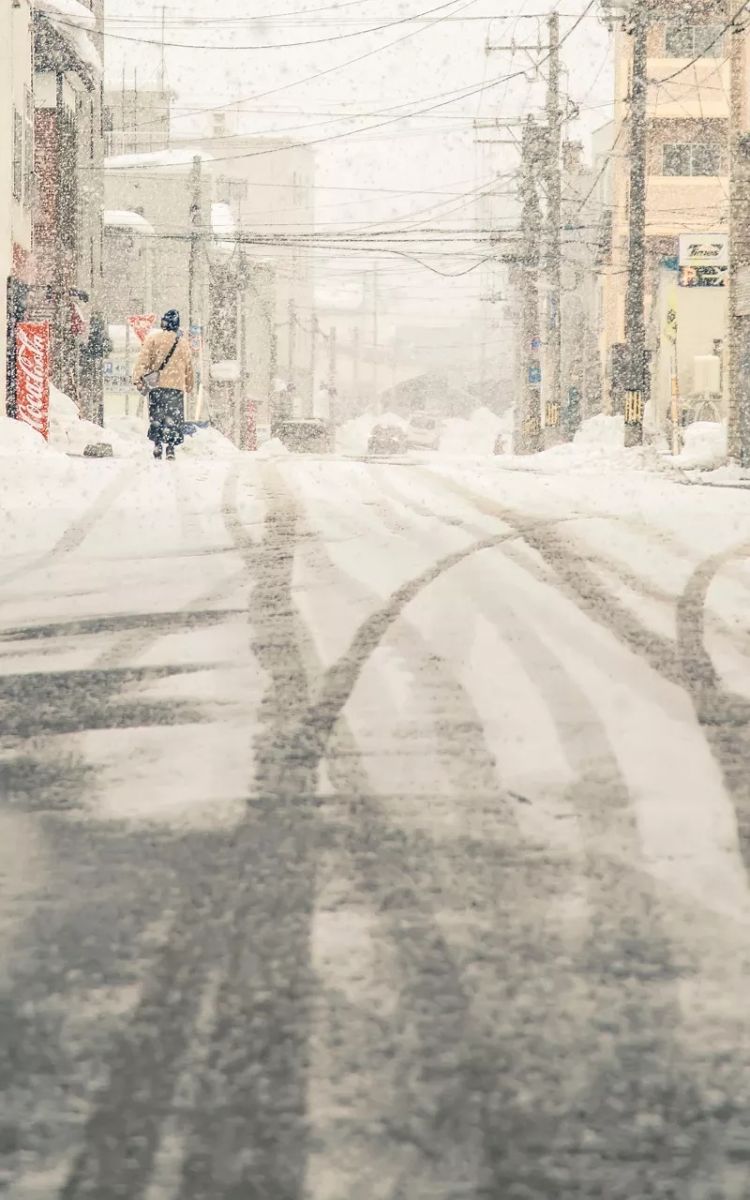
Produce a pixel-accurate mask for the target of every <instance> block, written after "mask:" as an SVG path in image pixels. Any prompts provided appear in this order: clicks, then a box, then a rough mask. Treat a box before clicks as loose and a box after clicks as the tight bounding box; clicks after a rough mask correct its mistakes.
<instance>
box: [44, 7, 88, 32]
mask: <svg viewBox="0 0 750 1200" xmlns="http://www.w3.org/2000/svg"><path fill="white" fill-rule="evenodd" d="M36 8H37V10H38V11H39V12H43V13H46V14H47V16H48V17H53V18H54V17H56V18H58V19H59V20H62V21H65V22H66V23H67V24H69V25H76V26H77V27H78V28H79V29H87V30H88V32H89V33H93V31H94V30H95V29H96V16H95V15H94V13H93V12H92V11H91V9H89V8H87V7H86V5H85V4H82V3H81V0H36Z"/></svg>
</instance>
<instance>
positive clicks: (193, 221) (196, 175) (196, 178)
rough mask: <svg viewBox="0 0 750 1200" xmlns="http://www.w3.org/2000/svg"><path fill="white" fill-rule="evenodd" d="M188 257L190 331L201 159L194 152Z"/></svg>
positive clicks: (189, 324) (193, 302) (198, 231)
mask: <svg viewBox="0 0 750 1200" xmlns="http://www.w3.org/2000/svg"><path fill="white" fill-rule="evenodd" d="M190 195H191V200H190V258H189V261H188V330H189V332H192V329H193V325H194V324H195V323H196V322H195V317H196V284H197V280H196V276H197V272H198V244H199V239H200V228H199V226H200V220H201V160H200V155H198V154H196V155H195V157H194V158H193V165H192V168H191V170H190Z"/></svg>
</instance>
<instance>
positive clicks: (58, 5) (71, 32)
mask: <svg viewBox="0 0 750 1200" xmlns="http://www.w3.org/2000/svg"><path fill="white" fill-rule="evenodd" d="M36 7H37V10H38V11H39V12H42V13H44V14H45V16H46V17H48V18H49V21H50V23H51V24H52V25H53V26H54V28H55V29H56V30H57V32H58V33H59V34H60V36H61V37H62V38H64V39H65V41H66V42H67V43H68V45H69V46H70V48H71V49H72V50H73V52H74V54H75V55H76V56H77V57H78V58H79V59H80V61H81V62H82V63H83V64H84V66H86V67H89V68H90V69H91V71H93V73H94V74H95V75H101V74H102V72H103V70H104V66H103V63H102V59H101V55H100V54H99V51H98V50H97V48H96V46H95V45H94V43H93V42H92V40H91V38H90V37H89V33H93V31H94V30H95V29H96V17H95V15H94V13H92V12H91V11H90V9H88V8H86V6H85V4H81V3H80V2H79V0H36Z"/></svg>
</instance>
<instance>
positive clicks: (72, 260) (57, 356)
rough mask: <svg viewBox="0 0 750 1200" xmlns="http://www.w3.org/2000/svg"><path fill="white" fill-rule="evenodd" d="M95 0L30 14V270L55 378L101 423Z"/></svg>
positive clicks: (32, 302)
mask: <svg viewBox="0 0 750 1200" xmlns="http://www.w3.org/2000/svg"><path fill="white" fill-rule="evenodd" d="M102 56H103V0H77V2H76V5H75V8H74V9H73V10H72V12H71V7H70V5H61V4H59V3H58V0H38V3H37V4H36V5H35V15H34V172H35V199H34V270H33V283H32V286H31V287H30V290H29V295H28V300H27V312H28V315H29V316H30V317H32V318H37V319H47V320H49V322H50V326H51V332H52V355H51V371H52V378H53V380H54V382H55V383H56V384H57V385H58V386H59V387H60V388H61V389H62V390H63V391H65V392H67V393H68V394H69V395H70V396H71V397H73V398H74V399H75V400H76V401H77V402H78V405H79V408H80V409H81V412H82V414H83V415H85V416H86V417H88V418H89V419H90V420H94V421H99V422H101V420H102V416H103V413H102V360H103V357H104V353H105V352H106V348H107V346H106V337H105V317H104V313H103V309H102V295H101V283H102V242H103V224H102V210H103V175H102V166H103V151H104V131H103V124H102V95H103V91H102V73H103V57H102Z"/></svg>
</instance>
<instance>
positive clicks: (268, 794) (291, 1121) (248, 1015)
mask: <svg viewBox="0 0 750 1200" xmlns="http://www.w3.org/2000/svg"><path fill="white" fill-rule="evenodd" d="M263 476H264V482H265V485H266V490H267V494H268V497H269V504H268V511H267V518H266V532H265V537H264V539H263V541H262V543H261V544H260V545H259V546H257V545H255V543H251V542H250V541H249V539H248V538H247V535H246V530H245V529H244V526H243V523H242V521H241V519H240V517H239V514H238V513H237V511H236V508H235V506H234V499H233V486H234V485H233V483H232V482H231V481H230V483H229V484H228V487H227V490H226V491H225V502H224V517H225V521H226V524H227V529H228V531H229V532H230V535H231V536H232V539H233V541H234V544H235V546H236V548H237V549H238V551H239V552H240V553H242V554H243V556H245V560H246V563H247V565H248V566H249V567H250V569H251V570H252V573H253V577H254V581H255V585H254V589H253V593H252V596H251V600H250V610H251V620H252V628H253V642H252V647H253V652H254V654H255V656H256V658H257V660H258V662H259V663H260V665H261V667H262V668H263V669H264V670H265V672H266V674H267V677H268V687H267V690H266V693H265V696H264V698H263V700H262V702H261V708H260V714H259V716H260V727H261V730H260V735H259V737H258V740H257V742H256V777H255V782H254V788H253V791H254V792H256V793H257V798H256V799H254V800H252V801H250V803H249V818H248V824H247V825H246V826H245V827H243V829H242V830H241V831H240V834H239V835H238V840H237V860H236V878H235V879H234V880H233V881H232V882H233V884H234V886H233V887H232V888H230V892H229V894H228V904H229V907H230V911H231V918H230V928H229V930H228V932H227V936H226V942H225V950H224V954H223V958H222V961H223V963H224V970H223V979H222V982H221V984H220V986H219V989H218V994H217V998H216V1018H215V1027H214V1031H213V1036H212V1038H211V1046H210V1049H209V1052H208V1067H207V1068H206V1070H204V1071H203V1072H202V1078H200V1080H199V1084H198V1095H199V1100H198V1104H197V1106H196V1111H195V1114H194V1121H193V1123H192V1128H191V1131H190V1134H189V1139H188V1141H189V1145H190V1151H189V1154H188V1156H187V1158H186V1160H185V1162H184V1163H183V1168H182V1183H181V1188H180V1193H179V1194H180V1197H181V1200H216V1197H217V1196H222V1197H226V1198H227V1200H229V1197H234V1196H237V1197H239V1196H240V1195H241V1196H243V1197H247V1198H248V1200H251V1198H253V1200H254V1198H255V1197H257V1200H266V1198H268V1197H272V1196H274V1197H275V1196H279V1197H282V1196H283V1197H284V1198H285V1200H287V1198H288V1200H294V1198H296V1197H300V1198H301V1196H302V1187H303V1180H304V1169H305V1161H306V1155H307V1144H306V1101H307V1073H306V1057H307V1046H308V1042H309V1031H310V1021H311V1016H310V1009H311V1005H312V1001H313V996H314V991H315V986H316V985H315V980H314V978H313V974H312V969H311V964H310V926H311V922H312V918H313V912H314V903H315V871H316V853H315V850H316V841H315V830H314V828H313V826H312V820H311V819H312V817H313V816H314V813H313V811H312V808H311V807H310V806H309V799H310V797H311V796H312V795H313V794H314V791H315V775H316V764H315V763H314V761H313V759H312V758H311V757H310V755H309V754H308V753H306V751H305V747H304V746H299V745H298V744H297V741H296V733H297V728H298V722H297V717H298V714H299V712H300V711H302V710H303V709H304V707H305V705H306V703H307V678H306V675H305V671H304V667H303V664H302V661H301V656H300V653H299V650H298V648H297V646H296V639H295V636H294V622H295V612H294V604H293V600H292V595H291V588H292V571H293V565H294V553H295V547H296V544H297V541H298V538H299V536H300V533H299V513H298V510H297V507H296V505H295V504H294V503H293V501H292V500H291V499H290V498H289V496H288V495H286V494H285V492H284V490H283V488H282V487H281V486H280V483H279V479H278V476H277V473H276V471H275V470H274V469H273V468H270V467H268V468H266V469H265V470H264V472H263Z"/></svg>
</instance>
